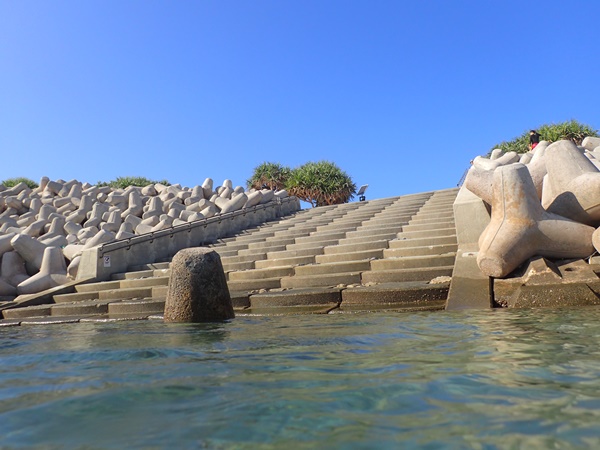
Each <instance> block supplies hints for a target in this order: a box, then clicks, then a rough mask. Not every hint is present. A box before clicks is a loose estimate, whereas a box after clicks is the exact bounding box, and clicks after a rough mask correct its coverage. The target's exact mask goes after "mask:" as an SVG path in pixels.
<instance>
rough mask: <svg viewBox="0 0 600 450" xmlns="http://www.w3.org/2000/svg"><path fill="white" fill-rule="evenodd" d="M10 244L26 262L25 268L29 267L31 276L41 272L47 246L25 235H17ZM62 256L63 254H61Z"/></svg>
mask: <svg viewBox="0 0 600 450" xmlns="http://www.w3.org/2000/svg"><path fill="white" fill-rule="evenodd" d="M10 244H11V245H12V247H13V249H15V251H16V252H17V253H19V255H21V257H22V258H23V259H24V260H25V266H26V267H27V272H28V273H30V274H34V273H36V272H37V271H39V270H40V268H41V267H42V257H43V255H44V252H45V251H46V248H48V246H47V245H44V244H42V243H41V242H39V241H37V240H35V239H34V238H32V237H31V236H26V235H24V234H17V235H15V236H14V237H13V238H12V239H11V241H10ZM61 255H62V254H61Z"/></svg>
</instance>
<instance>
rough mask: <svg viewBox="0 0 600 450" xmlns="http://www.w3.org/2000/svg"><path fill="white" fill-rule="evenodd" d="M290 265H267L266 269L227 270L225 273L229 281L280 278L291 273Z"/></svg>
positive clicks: (292, 269) (292, 270) (292, 271)
mask: <svg viewBox="0 0 600 450" xmlns="http://www.w3.org/2000/svg"><path fill="white" fill-rule="evenodd" d="M293 273H294V268H293V267H292V266H280V267H269V268H266V269H254V270H242V271H239V272H229V273H228V274H227V276H228V280H229V281H241V280H262V279H265V278H277V277H279V278H281V277H287V276H290V275H293Z"/></svg>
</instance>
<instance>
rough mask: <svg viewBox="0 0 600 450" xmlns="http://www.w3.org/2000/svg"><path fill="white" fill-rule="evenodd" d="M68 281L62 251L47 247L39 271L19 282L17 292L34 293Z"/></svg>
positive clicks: (21, 293) (20, 293)
mask: <svg viewBox="0 0 600 450" xmlns="http://www.w3.org/2000/svg"><path fill="white" fill-rule="evenodd" d="M68 281H69V279H68V278H67V266H66V264H65V258H64V257H63V254H62V251H61V250H60V248H56V247H47V248H46V250H44V254H43V258H42V266H41V268H40V271H39V272H38V273H36V274H35V275H33V276H32V277H30V278H28V279H27V280H25V281H23V282H21V283H20V284H19V285H18V286H17V292H18V293H19V295H23V294H35V293H36V292H40V291H44V290H46V289H50V288H53V287H55V286H59V285H61V284H65V283H67V282H68Z"/></svg>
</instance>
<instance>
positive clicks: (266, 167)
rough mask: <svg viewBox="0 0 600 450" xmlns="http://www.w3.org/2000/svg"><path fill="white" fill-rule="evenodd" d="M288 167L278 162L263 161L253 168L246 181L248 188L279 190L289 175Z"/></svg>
mask: <svg viewBox="0 0 600 450" xmlns="http://www.w3.org/2000/svg"><path fill="white" fill-rule="evenodd" d="M290 173H291V170H290V168H289V167H286V166H282V165H281V164H279V163H271V162H264V163H262V164H260V165H258V166H256V167H255V168H254V171H253V173H252V176H251V177H250V178H249V179H248V180H247V181H246V184H247V186H248V189H252V188H253V189H263V188H265V187H266V188H268V189H273V190H281V189H283V188H284V187H285V183H286V181H287V180H288V178H289V177H290Z"/></svg>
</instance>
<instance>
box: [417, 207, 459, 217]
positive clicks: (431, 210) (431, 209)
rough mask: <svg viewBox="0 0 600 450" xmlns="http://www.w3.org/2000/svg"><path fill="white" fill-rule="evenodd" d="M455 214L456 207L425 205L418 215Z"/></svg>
mask: <svg viewBox="0 0 600 450" xmlns="http://www.w3.org/2000/svg"><path fill="white" fill-rule="evenodd" d="M453 212H454V207H453V206H452V205H448V206H434V205H425V206H423V207H422V208H421V209H420V210H419V212H418V213H417V215H420V214H431V213H436V214H448V213H453Z"/></svg>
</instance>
